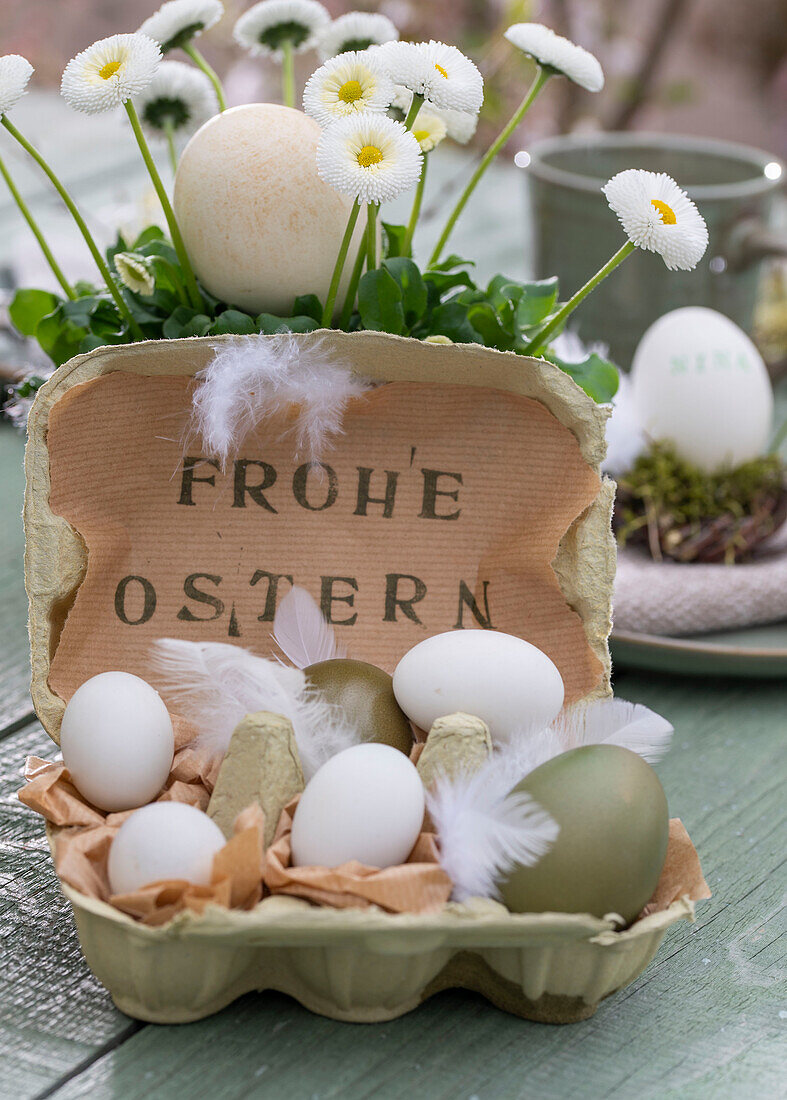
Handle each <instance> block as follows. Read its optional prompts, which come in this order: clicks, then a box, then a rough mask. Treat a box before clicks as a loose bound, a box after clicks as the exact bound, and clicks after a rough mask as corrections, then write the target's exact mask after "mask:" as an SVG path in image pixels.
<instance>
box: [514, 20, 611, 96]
mask: <svg viewBox="0 0 787 1100" xmlns="http://www.w3.org/2000/svg"><path fill="white" fill-rule="evenodd" d="M505 37H506V38H507V39H508V41H509V42H510V43H511V45H512V46H516V48H517V49H518V50H521V51H522V53H526V54H527V55H528V57H532V58H533V60H534V61H537V62H538V64H539V65H541V66H542V67H543V68H545V69H552V70H553V71H554V72H556V73H560V74H561V75H562V76H567V77H568V78H569V80H573V81H574V83H575V84H579V86H580V87H581V88H585V89H587V91H589V92H600V91H601V89H602V88H603V87H604V73H603V70H602V68H601V65H600V64H599V62H598V59H597V58H596V57H594V56H593V54H592V53H590V52H589V51H588V50H583V49H582V47H581V46H576V45H575V44H574V43H573V42H571V41H569V39H568V38H561V36H560V35H559V34H555V32H554V31H553V30H552V29H551V28H550V27H545V26H544V25H543V23H514V24H513V26H511V27H509V28H508V30H507V31H506V32H505Z"/></svg>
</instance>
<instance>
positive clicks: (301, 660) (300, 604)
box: [273, 584, 347, 668]
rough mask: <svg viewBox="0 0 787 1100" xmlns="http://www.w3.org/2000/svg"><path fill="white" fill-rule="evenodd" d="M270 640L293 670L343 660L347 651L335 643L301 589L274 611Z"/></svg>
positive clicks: (321, 615)
mask: <svg viewBox="0 0 787 1100" xmlns="http://www.w3.org/2000/svg"><path fill="white" fill-rule="evenodd" d="M273 637H274V640H275V642H276V644H277V646H278V647H279V649H280V650H281V651H282V653H283V654H284V655H285V656H286V657H287V658H288V659H289V660H290V661H292V663H293V664H294V665H295V667H296V668H306V666H307V665H313V664H316V663H317V661H330V660H332V659H333V658H334V657H345V656H346V655H347V650H346V649H345V647H344V646H340V645H339V644H338V642H337V641H336V634H335V632H334V629H333V627H332V626H330V625H329V624H328V623H327V622H326V620H325V616H324V615H323V613H322V611H321V610H320V608H319V607H318V606H317V603H316V601H315V600H314V599H313V598H312V596H311V595H310V594H309V593H308V592H307V591H306V589H305V588H301V587H300V585H297V584H296V585H294V586H293V587H292V588H291V589H290V591H289V592H288V593H287V595H286V596H285V597H284V599H283V600H282V601H281V603H280V604H279V606H278V608H277V609H276V615H275V617H274V620H273Z"/></svg>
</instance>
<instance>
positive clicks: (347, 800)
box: [291, 744, 424, 867]
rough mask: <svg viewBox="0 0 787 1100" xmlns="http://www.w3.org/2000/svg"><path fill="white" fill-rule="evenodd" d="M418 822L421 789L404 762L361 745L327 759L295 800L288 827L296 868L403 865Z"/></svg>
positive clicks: (393, 752) (383, 749) (387, 750)
mask: <svg viewBox="0 0 787 1100" xmlns="http://www.w3.org/2000/svg"><path fill="white" fill-rule="evenodd" d="M423 820H424V788H423V784H422V782H421V777H420V776H419V774H418V772H417V771H416V769H415V766H414V765H413V764H412V763H411V762H410V760H409V759H408V758H407V757H406V756H405V755H404V753H402V752H399V750H398V749H392V748H391V747H390V745H376V744H364V745H355V746H354V747H353V748H351V749H345V750H344V751H343V752H339V753H337V754H336V756H332V757H331V759H330V760H328V762H327V763H325V764H323V766H322V767H321V768H320V769H319V770H318V771H317V772H315V774H314V775H313V776H312V778H311V779H310V780H309V782H308V783H307V785H306V789H305V790H304V792H303V794H302V795H301V798H300V802H299V803H298V808H297V809H296V811H295V816H294V818H293V822H292V837H291V842H292V862H293V864H294V865H295V866H296V867H304V866H308V867H312V866H315V867H338V866H339V865H340V864H341V863H347V862H348V861H349V860H352V859H357V860H358V861H359V862H361V863H365V864H367V865H368V866H370V867H394V866H396V865H398V864H400V863H404V861H405V860H406V859H407V857H408V855H409V854H410V852H411V851H412V848H413V845H414V844H415V842H416V840H417V839H418V834H419V833H420V831H421V827H422V825H423Z"/></svg>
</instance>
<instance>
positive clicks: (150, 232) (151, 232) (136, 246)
mask: <svg viewBox="0 0 787 1100" xmlns="http://www.w3.org/2000/svg"><path fill="white" fill-rule="evenodd" d="M163 240H164V230H163V229H159V227H158V226H157V225H149V226H148V227H147V229H143V230H142V232H141V233H140V235H139V236H138V237H137V239H136V240H135V241H134V243H133V245H132V246H131V248H132V251H134V252H139V251H140V250H141V249H142V248H143V247H144V246H145V245H146V244H150V242H151V241H163Z"/></svg>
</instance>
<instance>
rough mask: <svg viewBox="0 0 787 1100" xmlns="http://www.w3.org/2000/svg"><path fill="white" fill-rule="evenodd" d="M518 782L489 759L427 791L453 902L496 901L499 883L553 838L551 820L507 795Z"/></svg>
mask: <svg viewBox="0 0 787 1100" xmlns="http://www.w3.org/2000/svg"><path fill="white" fill-rule="evenodd" d="M517 782H518V780H517V779H514V780H513V782H512V781H510V779H508V778H507V777H506V776H505V774H504V773H503V771H501V769H500V767H499V760H496V759H495V758H492V759H491V760H490V761H488V762H487V763H486V764H484V765H483V766H482V767H481V768H480V769H479V770H478V771H477V772H475V773H474V774H467V773H466V772H463V773H460V774H459V775H457V776H454V777H453V778H449V777H447V776H441V777H438V779H437V781H436V782H435V784H434V786H433V787H432V789H431V790H429V791H427V796H426V798H427V806H428V808H429V813H430V815H431V817H432V821H433V822H434V825H435V828H436V830H437V837H438V846H439V849H440V865H441V867H442V868H443V870H444V871H445V872H446V874H447V875H448V877H449V878H450V879H451V881H452V882H453V884H454V889H453V893H452V895H451V896H452V898H453V899H454V900H455V901H464V900H465V899H466V898H471V897H485V898H497V897H499V888H498V883H499V882H500V881H501V879H502V878H504V877H505V876H506V875H507V874H508V873H509V872H510V871H511V870H512V869H513V868H514V867H515V866H525V867H531V866H532V865H533V864H534V863H537V862H538V861H539V859H540V858H541V856H543V855H544V854H545V853H546V852H547V851H548V850H549V848H550V847H551V846H552V844H553V843H554V842H555V840H556V839H557V835H558V832H559V826H558V824H557V822H556V821H555V820H554V818H552V817H550V815H549V814H548V813H547V812H546V811H545V810H543V809H542V808H541V807H540V806H539V805H538V803H537V802H534V801H533V799H532V798H530V796H529V795H527V794H524V793H517V794H513V793H511V791H512V787H514V786H515V785H516V783H517Z"/></svg>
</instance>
